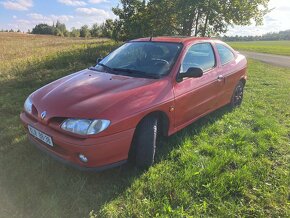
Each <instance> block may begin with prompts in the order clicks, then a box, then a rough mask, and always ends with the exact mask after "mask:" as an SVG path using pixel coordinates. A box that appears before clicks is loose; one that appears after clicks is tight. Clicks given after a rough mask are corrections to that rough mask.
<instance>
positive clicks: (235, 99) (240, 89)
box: [230, 81, 245, 108]
mask: <svg viewBox="0 0 290 218" xmlns="http://www.w3.org/2000/svg"><path fill="white" fill-rule="evenodd" d="M244 86H245V84H244V83H243V82H242V81H239V83H238V85H237V86H236V87H235V89H234V92H233V96H232V99H231V103H230V106H231V108H236V107H239V106H240V105H241V104H242V102H243V96H244Z"/></svg>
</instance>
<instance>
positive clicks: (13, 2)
mask: <svg viewBox="0 0 290 218" xmlns="http://www.w3.org/2000/svg"><path fill="white" fill-rule="evenodd" d="M1 4H2V5H3V6H4V8H6V9H9V10H16V11H26V10H28V9H29V8H31V7H32V6H33V2H32V0H10V1H7V0H6V1H4V2H1Z"/></svg>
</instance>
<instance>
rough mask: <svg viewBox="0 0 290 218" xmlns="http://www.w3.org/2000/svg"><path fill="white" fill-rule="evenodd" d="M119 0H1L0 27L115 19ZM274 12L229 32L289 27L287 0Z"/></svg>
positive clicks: (275, 0) (275, 3)
mask: <svg viewBox="0 0 290 218" xmlns="http://www.w3.org/2000/svg"><path fill="white" fill-rule="evenodd" d="M118 4H119V0H113V1H108V0H52V1H49V2H43V1H40V0H2V1H0V29H4V30H10V29H13V30H14V31H17V30H18V29H20V30H21V31H22V32H27V31H28V30H32V29H33V27H35V25H37V24H40V23H46V24H48V25H52V24H53V23H55V22H56V21H57V20H59V21H60V22H61V23H64V24H65V25H66V27H67V29H68V30H71V29H72V28H73V27H75V28H80V27H81V26H83V25H88V26H89V27H91V26H92V25H93V24H95V23H98V24H101V23H103V22H104V21H105V20H106V19H116V18H117V17H116V16H115V15H114V13H113V12H112V7H116V6H117V5H118ZM269 9H272V10H271V12H269V13H268V14H266V15H265V16H264V22H263V25H261V26H255V25H254V24H252V25H250V26H234V27H229V30H228V32H227V33H225V34H223V35H226V36H236V35H239V36H261V35H263V34H266V33H271V32H279V31H285V30H289V29H290V23H289V22H288V21H289V20H290V6H289V5H288V4H287V2H286V1H285V0H270V2H269Z"/></svg>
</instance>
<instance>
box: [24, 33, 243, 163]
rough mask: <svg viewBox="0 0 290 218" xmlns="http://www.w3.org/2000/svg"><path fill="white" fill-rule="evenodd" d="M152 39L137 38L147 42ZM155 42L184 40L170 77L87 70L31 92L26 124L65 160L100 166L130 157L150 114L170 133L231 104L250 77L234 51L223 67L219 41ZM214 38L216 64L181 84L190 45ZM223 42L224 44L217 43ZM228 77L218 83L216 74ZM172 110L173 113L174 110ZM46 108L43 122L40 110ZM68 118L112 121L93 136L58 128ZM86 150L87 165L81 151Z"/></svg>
mask: <svg viewBox="0 0 290 218" xmlns="http://www.w3.org/2000/svg"><path fill="white" fill-rule="evenodd" d="M149 40H150V39H149V38H144V39H138V40H136V41H149ZM152 41H158V42H160V41H161V42H180V43H183V45H184V46H183V49H182V51H181V53H180V55H179V57H178V59H177V61H176V63H175V64H174V66H173V68H172V70H171V72H170V74H169V75H167V76H165V77H162V78H161V79H147V78H136V77H129V76H121V75H112V74H108V73H103V72H96V71H91V70H88V69H86V70H83V71H80V72H77V73H74V74H71V75H69V76H66V77H64V78H61V79H59V80H56V81H55V82H52V83H50V84H48V85H46V86H44V87H42V88H41V89H39V90H37V91H36V92H34V93H33V94H32V95H31V100H32V103H33V105H34V111H33V115H30V114H27V113H26V112H22V113H21V115H20V118H21V120H22V122H23V123H24V126H25V127H26V128H27V125H28V124H29V125H31V126H34V127H35V128H37V129H38V130H40V131H42V132H44V133H46V134H48V135H50V136H51V137H52V138H53V142H54V144H55V145H56V146H55V148H50V147H49V146H46V145H45V144H43V143H41V142H40V141H38V140H37V139H35V140H36V141H37V142H38V143H39V144H41V146H43V147H44V148H45V149H48V150H49V151H50V152H52V153H53V154H55V155H56V156H58V157H61V158H62V159H65V160H67V161H70V162H72V163H75V164H78V165H80V166H84V167H100V166H104V165H108V164H111V163H115V162H118V161H122V160H126V159H127V157H128V152H129V149H130V146H131V142H132V138H133V135H134V131H135V128H136V126H137V125H138V123H139V122H140V121H141V120H142V119H143V118H144V117H145V116H146V115H148V114H150V113H152V112H156V111H158V112H163V113H164V114H165V115H166V116H167V118H168V120H169V127H168V133H167V134H168V135H171V134H173V133H175V132H177V131H178V130H180V129H182V128H184V127H185V126H187V125H189V124H191V123H192V122H193V121H195V120H197V119H198V118H200V117H202V116H204V115H206V114H208V113H210V112H211V111H214V110H216V109H217V108H219V107H221V106H223V105H225V104H228V103H229V102H230V99H231V96H232V93H233V90H234V88H235V86H236V85H237V83H238V81H239V80H240V79H242V78H244V79H246V68H247V61H246V59H245V57H244V56H242V55H240V54H238V53H237V52H235V51H233V52H234V53H235V56H236V58H235V60H233V61H232V62H230V63H228V64H226V65H224V66H222V65H221V63H220V58H219V55H218V53H217V50H216V48H215V42H217V40H212V39H207V38H172V37H155V38H153V39H152ZM199 42H210V43H212V46H213V48H214V51H215V55H216V63H217V65H216V67H215V68H214V69H212V70H209V71H207V72H205V73H204V75H203V76H202V77H200V78H185V79H184V80H183V81H182V82H177V81H176V77H177V74H178V73H179V68H180V64H181V62H182V60H183V58H184V56H185V54H186V51H187V50H188V48H189V47H190V46H192V45H193V44H195V43H199ZM218 42H219V43H222V42H220V41H218ZM219 75H223V77H224V79H223V80H221V81H218V79H217V77H218V76H219ZM172 107H174V110H173V111H172V112H170V109H171V108H172ZM42 111H47V116H46V118H45V119H44V120H42V119H41V118H40V113H41V112H42ZM65 118H87V119H108V120H110V121H111V125H110V126H109V127H108V129H106V130H105V131H103V132H101V133H99V134H96V135H93V136H79V135H75V134H72V133H68V132H65V131H63V130H62V129H61V128H60V125H61V122H62V121H63V120H64V119H65ZM79 153H82V154H85V155H86V156H87V157H88V159H89V161H88V163H86V164H84V163H81V162H80V161H79V159H78V154H79Z"/></svg>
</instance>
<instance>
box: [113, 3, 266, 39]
mask: <svg viewBox="0 0 290 218" xmlns="http://www.w3.org/2000/svg"><path fill="white" fill-rule="evenodd" d="M268 2H269V0H250V1H249V0H238V1H229V0H204V1H200V0H175V1H173V0H147V1H145V0H121V7H120V6H118V7H116V8H113V12H114V13H115V15H117V16H118V17H119V22H120V23H119V27H121V28H122V29H123V30H124V32H125V33H126V35H125V37H126V38H127V39H131V38H137V37H144V36H155V35H175V34H178V35H187V36H190V35H193V34H194V35H195V36H198V35H199V36H211V35H218V34H220V33H225V32H226V31H227V29H228V26H229V25H249V24H251V22H252V20H253V21H254V22H255V23H256V24H261V23H262V20H263V16H264V15H265V13H267V12H268V11H269V10H268V7H267V5H268Z"/></svg>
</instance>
